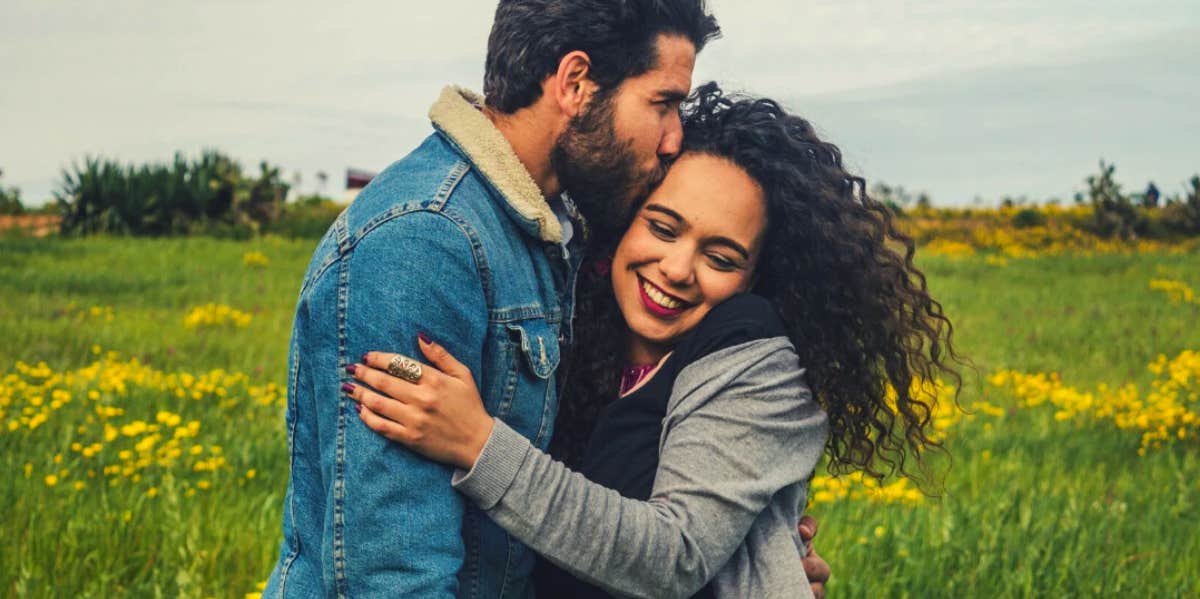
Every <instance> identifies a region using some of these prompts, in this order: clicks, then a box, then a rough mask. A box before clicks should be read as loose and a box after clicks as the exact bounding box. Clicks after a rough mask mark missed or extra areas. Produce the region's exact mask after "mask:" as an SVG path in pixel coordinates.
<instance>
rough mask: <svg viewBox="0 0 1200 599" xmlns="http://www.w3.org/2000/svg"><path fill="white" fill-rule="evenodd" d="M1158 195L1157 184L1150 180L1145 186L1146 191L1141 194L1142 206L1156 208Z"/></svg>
mask: <svg viewBox="0 0 1200 599" xmlns="http://www.w3.org/2000/svg"><path fill="white" fill-rule="evenodd" d="M1158 197H1159V195H1158V186H1156V185H1155V184H1154V181H1151V182H1150V184H1149V185H1147V186H1146V193H1145V194H1144V195H1142V206H1145V207H1146V208H1158Z"/></svg>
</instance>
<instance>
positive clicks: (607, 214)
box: [551, 35, 696, 238]
mask: <svg viewBox="0 0 1200 599" xmlns="http://www.w3.org/2000/svg"><path fill="white" fill-rule="evenodd" d="M656 45H657V49H658V61H657V64H656V65H655V67H654V68H653V69H651V70H649V71H647V72H645V73H642V74H641V75H638V76H636V77H630V78H628V79H626V80H625V81H623V82H622V83H621V84H620V85H619V86H617V87H616V88H615V89H613V90H605V91H602V92H599V93H597V95H596V96H595V97H593V98H592V100H591V101H590V102H589V103H588V105H587V108H586V109H585V110H584V112H583V113H581V114H580V115H579V116H577V117H575V118H574V119H572V121H571V122H570V124H569V125H568V126H567V130H566V131H565V132H563V134H562V135H561V136H560V137H559V138H558V141H557V143H556V144H555V147H554V150H553V152H552V154H551V162H552V164H553V166H554V169H555V171H556V172H557V173H558V177H559V181H560V183H561V184H562V186H563V189H565V190H566V191H567V192H568V193H570V194H571V198H572V199H573V200H574V201H575V203H576V204H577V205H578V206H579V209H580V210H581V211H582V212H583V214H584V216H586V217H587V218H588V221H589V223H590V224H591V225H592V228H593V229H594V231H595V233H596V234H597V235H598V236H603V237H607V238H613V237H615V236H616V235H617V234H618V233H619V232H620V231H621V230H623V228H624V226H625V224H626V221H627V220H628V217H629V213H630V209H631V207H632V206H633V203H634V200H636V199H638V198H641V197H645V196H646V194H648V193H649V191H650V189H652V188H653V187H654V186H655V185H657V184H658V182H659V181H662V178H663V176H664V175H665V174H666V171H667V166H668V164H669V162H670V160H671V159H672V158H674V157H675V156H676V155H677V154H678V153H679V148H680V145H681V143H682V141H683V127H682V124H681V123H680V121H679V104H680V103H681V102H682V101H683V100H684V99H685V98H686V97H687V94H688V91H689V90H690V89H691V86H692V68H693V66H694V65H695V63H696V49H695V46H693V45H692V43H691V42H690V41H689V40H688V39H687V38H685V37H682V36H677V35H661V36H659V38H658V40H657V42H656Z"/></svg>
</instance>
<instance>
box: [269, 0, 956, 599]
mask: <svg viewBox="0 0 1200 599" xmlns="http://www.w3.org/2000/svg"><path fill="white" fill-rule="evenodd" d="M718 32H719V30H718V27H717V24H716V21H715V20H714V18H713V17H712V16H711V15H710V14H709V13H708V12H707V10H706V8H705V6H704V2H703V1H702V0H624V1H616V0H609V1H601V0H504V1H501V2H500V5H499V8H498V9H497V11H496V16H495V21H494V24H493V26H492V31H491V35H490V37H489V40H488V50H487V62H486V70H485V76H484V87H483V92H484V93H483V97H478V96H476V95H475V94H473V93H471V92H468V91H465V90H461V89H457V88H447V89H446V90H445V91H444V92H443V93H442V96H441V97H440V98H439V99H438V100H437V101H436V102H435V103H434V105H433V107H432V108H431V109H430V117H431V119H432V121H433V126H434V129H435V132H434V133H433V134H432V135H430V136H429V137H428V138H427V139H425V141H424V142H423V143H422V144H421V145H420V146H419V147H418V148H417V149H415V150H414V151H413V152H412V153H410V154H409V155H408V156H407V157H405V158H403V159H401V160H400V161H399V162H396V163H395V164H393V165H391V166H390V167H388V168H387V169H386V170H384V171H383V172H382V173H381V174H380V175H379V176H378V177H377V178H376V179H375V180H374V181H373V182H372V183H371V184H370V185H369V186H368V187H367V188H366V189H364V190H363V191H362V193H361V194H360V195H359V196H358V198H357V199H356V200H355V201H354V203H353V204H351V205H350V207H349V208H347V209H346V210H345V211H344V212H343V213H342V214H341V215H340V216H339V217H338V218H337V220H336V221H335V222H334V224H333V225H332V227H331V228H330V229H329V231H328V232H327V233H326V235H325V236H324V238H322V240H321V241H320V243H319V245H318V247H317V249H316V252H315V254H314V255H313V258H312V261H311V263H310V265H309V268H308V272H307V274H306V276H305V279H304V283H303V286H302V288H301V291H300V297H299V304H298V306H297V308H296V315H295V324H294V328H293V333H292V338H291V346H290V352H289V360H288V364H289V372H288V403H287V414H286V423H287V430H288V443H289V446H290V460H291V462H290V465H291V476H290V479H289V483H288V490H287V495H286V499H285V504H284V515H283V545H282V548H281V551H280V556H279V561H278V563H277V564H276V566H275V569H274V571H273V572H272V573H271V577H270V580H269V582H268V585H267V590H266V593H265V595H266V596H270V597H276V596H287V597H317V596H331V597H332V596H338V597H373V596H395V597H466V598H476V597H480V598H482V597H487V598H492V597H515V598H524V597H533V596H535V594H536V596H537V597H542V598H545V597H549V598H556V597H593V596H599V597H608V596H614V595H615V596H635V597H691V596H703V597H793V596H794V597H807V596H812V595H813V594H817V595H822V594H823V593H824V587H823V585H824V582H825V580H826V579H827V578H828V576H829V570H828V567H827V566H826V564H825V563H824V562H823V561H822V560H821V559H820V558H819V557H818V556H817V555H816V554H815V553H813V552H812V547H811V539H812V536H813V535H814V534H815V529H816V524H815V522H814V521H812V520H811V519H810V518H808V517H805V518H803V519H802V518H801V513H802V511H803V509H804V506H805V499H806V495H807V488H808V481H809V480H810V479H811V477H812V475H813V472H814V469H815V468H816V466H817V463H818V461H819V459H820V458H821V456H822V455H825V456H827V458H828V460H829V461H830V464H831V466H832V467H833V468H835V469H838V470H845V469H848V468H859V469H863V470H866V471H867V472H871V473H875V472H876V470H875V468H876V467H878V465H879V464H883V465H885V466H889V465H890V466H892V467H895V468H899V469H900V470H901V471H902V472H909V471H910V470H909V469H906V468H905V463H906V462H905V459H906V458H912V459H914V460H915V461H916V463H918V464H920V458H921V456H922V455H923V454H924V452H925V451H926V450H928V449H931V448H936V447H937V444H936V442H935V441H934V440H933V439H931V438H930V437H929V435H928V433H929V430H928V427H929V426H930V419H929V415H930V407H931V405H930V402H929V401H928V400H924V399H922V398H921V397H920V396H916V395H914V394H913V392H911V391H910V389H914V388H915V387H914V385H913V382H914V381H916V380H919V379H926V380H927V379H932V378H933V377H934V376H936V375H938V374H949V375H951V376H953V375H954V371H953V370H952V369H951V368H950V367H949V366H947V364H946V363H945V360H946V357H947V356H953V353H952V350H951V349H950V345H949V343H950V323H949V321H948V320H947V319H946V318H945V317H944V316H943V314H942V311H941V307H940V305H939V304H938V303H937V302H936V301H934V300H933V299H932V298H931V297H930V296H929V294H928V293H927V292H926V290H925V286H924V279H923V277H922V275H921V273H920V272H919V271H918V270H917V269H916V268H915V267H914V266H913V263H912V254H913V245H912V242H911V240H909V239H908V238H906V237H905V236H903V235H901V234H900V233H898V232H897V231H896V230H895V229H894V227H893V226H892V224H891V221H890V218H889V213H888V211H887V209H886V208H885V207H884V206H883V205H881V204H880V203H878V202H876V201H874V200H872V199H870V198H869V197H868V196H867V195H866V193H865V184H864V180H863V179H862V178H860V177H858V176H855V175H853V174H850V173H848V172H847V171H846V170H845V169H844V167H843V166H842V161H841V155H840V152H839V151H838V149H837V147H835V146H833V145H831V144H829V143H827V142H825V141H822V140H821V139H820V138H818V137H817V135H816V134H815V133H814V131H813V128H812V126H811V125H810V124H809V123H808V122H807V121H806V120H804V119H803V118H800V117H799V116H796V115H793V114H789V113H787V112H786V111H784V110H783V109H781V108H780V107H779V105H778V104H776V103H775V102H772V101H771V100H768V99H762V98H750V97H743V96H736V95H730V94H726V93H723V92H722V91H721V90H720V89H719V88H718V87H717V86H716V85H715V84H711V83H710V84H706V85H703V86H700V87H699V88H698V89H697V90H695V91H694V92H691V93H689V92H690V91H691V79H692V67H693V64H694V62H695V58H696V53H697V52H699V51H700V50H701V49H702V48H703V47H704V45H705V43H706V42H708V41H709V40H710V39H712V38H714V37H716V36H717V34H718ZM894 247H898V248H899V252H898V251H897V250H896V249H894ZM393 352H399V353H393ZM909 463H913V462H912V461H910V462H909Z"/></svg>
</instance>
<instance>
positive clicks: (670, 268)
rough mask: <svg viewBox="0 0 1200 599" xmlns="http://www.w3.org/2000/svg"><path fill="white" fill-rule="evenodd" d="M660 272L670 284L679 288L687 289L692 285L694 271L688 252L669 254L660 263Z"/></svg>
mask: <svg viewBox="0 0 1200 599" xmlns="http://www.w3.org/2000/svg"><path fill="white" fill-rule="evenodd" d="M658 270H659V272H661V273H662V275H663V277H664V278H665V279H666V280H667V282H668V283H670V284H671V285H674V286H677V287H686V286H687V285H690V284H691V283H692V276H693V274H694V272H695V271H694V270H693V269H692V259H691V255H690V254H689V253H688V252H682V251H676V252H669V253H668V254H667V255H665V256H663V257H662V259H661V260H659V261H658Z"/></svg>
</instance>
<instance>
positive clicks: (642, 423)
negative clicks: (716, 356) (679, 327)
mask: <svg viewBox="0 0 1200 599" xmlns="http://www.w3.org/2000/svg"><path fill="white" fill-rule="evenodd" d="M786 334H787V332H786V329H784V327H783V322H782V321H780V319H779V317H778V316H777V315H776V313H775V309H774V307H772V306H771V304H770V302H768V301H767V300H765V299H763V298H761V297H759V296H756V295H750V294H742V295H737V296H734V297H732V298H730V299H728V300H726V301H725V302H723V303H721V304H720V305H718V306H717V307H715V308H713V309H712V310H711V311H710V312H709V313H708V314H706V315H705V317H704V319H703V320H701V321H700V324H699V325H697V326H696V328H694V329H692V330H691V331H689V332H688V333H687V334H686V335H684V337H683V339H681V340H680V342H679V345H677V346H676V347H675V350H674V352H673V353H672V354H671V355H670V356H668V357H667V359H666V361H664V362H663V365H662V367H661V368H660V369H659V370H658V372H656V373H654V374H653V375H652V377H651V378H650V379H649V380H648V381H646V383H645V384H644V385H642V386H641V387H639V388H638V389H637V390H636V391H634V392H632V393H630V394H629V395H626V396H624V397H620V398H617V399H616V400H614V401H613V402H612V403H610V404H609V405H608V406H606V407H605V408H604V409H603V410H602V411H601V412H600V416H599V418H598V419H597V421H596V428H595V429H593V431H592V436H591V438H590V439H589V440H588V448H587V451H586V452H585V453H584V456H583V463H582V464H581V465H580V466H579V468H578V471H579V472H580V473H581V474H583V475H584V476H586V477H587V478H588V479H589V480H591V481H592V482H595V483H597V484H600V485H603V486H605V487H608V488H610V489H614V490H616V491H617V492H618V493H620V494H621V495H622V496H624V497H628V498H630V499H637V500H640V501H646V500H648V499H650V491H651V489H652V488H653V486H654V473H655V471H656V470H657V469H658V441H659V437H660V436H661V435H662V426H663V418H665V417H666V415H667V402H668V401H669V400H670V398H671V389H672V388H673V387H674V386H675V378H676V377H677V376H679V373H680V372H681V371H682V370H683V369H684V368H686V367H687V366H688V365H690V364H692V363H693V362H695V361H696V360H699V359H700V358H703V357H704V356H707V355H709V354H711V353H713V352H716V351H719V350H722V349H725V348H728V347H733V346H735V345H740V344H742V343H746V342H748V341H754V340H756V339H769V338H771V337H780V336H785V335H786ZM711 586H712V585H711V584H710V585H708V586H705V587H704V588H703V589H701V590H700V592H699V593H697V594H696V595H694V597H706V598H707V597H714V593H713V590H712V588H711ZM534 588H535V589H536V592H537V596H538V597H539V599H557V598H558V597H580V598H601V597H604V598H606V597H611V596H612V595H609V594H608V593H607V592H606V591H604V590H603V589H600V588H599V587H596V586H593V585H591V584H589V583H587V582H584V581H582V580H579V579H577V578H575V577H574V576H572V575H571V574H569V573H567V572H565V571H563V570H561V569H559V568H558V567H557V566H555V565H553V564H551V563H550V562H548V561H546V560H544V559H541V558H539V559H538V564H537V567H536V569H535V570H534Z"/></svg>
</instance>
